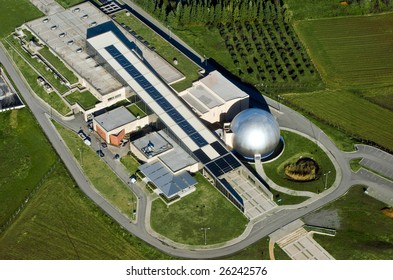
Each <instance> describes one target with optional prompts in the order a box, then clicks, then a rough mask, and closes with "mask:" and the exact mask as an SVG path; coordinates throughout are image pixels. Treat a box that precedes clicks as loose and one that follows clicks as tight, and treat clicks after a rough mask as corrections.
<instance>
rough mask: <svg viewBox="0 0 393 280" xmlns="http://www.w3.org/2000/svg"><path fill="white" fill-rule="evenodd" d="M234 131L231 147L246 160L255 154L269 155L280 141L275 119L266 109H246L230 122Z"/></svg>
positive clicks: (264, 156)
mask: <svg viewBox="0 0 393 280" xmlns="http://www.w3.org/2000/svg"><path fill="white" fill-rule="evenodd" d="M231 130H232V132H233V133H234V137H233V149H234V150H235V151H236V152H237V153H239V154H240V155H241V156H243V157H244V158H246V159H248V160H253V159H254V157H255V155H258V154H259V155H261V157H262V158H266V157H268V156H269V155H271V154H272V153H273V152H274V150H275V149H276V147H277V145H278V143H279V142H280V128H279V126H278V123H277V121H276V119H275V118H274V117H273V115H272V114H270V113H269V112H267V111H264V110H261V109H256V108H251V109H246V110H244V111H242V112H240V113H239V114H237V115H236V117H235V118H234V119H233V120H232V122H231Z"/></svg>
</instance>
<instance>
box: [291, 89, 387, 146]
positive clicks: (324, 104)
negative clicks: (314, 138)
mask: <svg viewBox="0 0 393 280" xmlns="http://www.w3.org/2000/svg"><path fill="white" fill-rule="evenodd" d="M284 96H285V100H286V101H288V102H290V103H292V104H294V105H295V106H296V107H297V108H301V109H302V110H304V111H306V112H308V113H311V114H312V115H314V116H316V117H317V118H319V119H323V120H325V121H326V122H328V123H329V124H330V125H332V126H335V127H338V128H340V129H341V130H342V131H344V132H345V133H346V134H348V135H353V136H354V137H356V138H360V139H366V140H371V141H373V142H375V143H376V144H378V145H380V146H382V147H384V148H387V149H390V150H393V130H392V128H391V122H389V121H387V120H392V119H393V112H392V111H389V110H387V109H384V108H381V107H380V106H378V105H376V104H373V103H371V102H369V101H367V100H365V99H364V98H362V97H361V96H359V94H355V93H351V92H348V91H345V90H341V91H329V90H326V91H321V92H314V93H309V94H286V95H284Z"/></svg>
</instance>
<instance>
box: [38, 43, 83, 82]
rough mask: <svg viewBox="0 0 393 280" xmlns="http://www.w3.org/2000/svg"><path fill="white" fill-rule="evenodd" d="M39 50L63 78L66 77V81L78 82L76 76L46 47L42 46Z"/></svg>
mask: <svg viewBox="0 0 393 280" xmlns="http://www.w3.org/2000/svg"><path fill="white" fill-rule="evenodd" d="M39 52H40V54H41V55H42V56H43V57H44V58H45V59H46V60H47V61H48V62H49V63H50V64H52V66H53V67H55V68H56V69H57V71H59V73H60V74H61V75H62V76H63V77H64V78H66V79H67V81H69V82H70V84H75V83H77V82H78V78H77V77H76V76H75V74H74V73H73V72H72V71H71V70H70V69H68V68H67V67H66V66H65V65H64V63H63V62H62V61H61V60H60V59H59V58H58V57H57V56H55V55H54V54H53V53H52V52H51V51H50V50H49V49H48V47H46V46H45V47H43V48H42V49H41V50H40V51H39Z"/></svg>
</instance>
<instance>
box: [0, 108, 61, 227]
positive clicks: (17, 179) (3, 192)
mask: <svg viewBox="0 0 393 280" xmlns="http://www.w3.org/2000/svg"><path fill="white" fill-rule="evenodd" d="M0 139H1V141H0V162H1V164H0V226H1V225H2V224H3V223H4V222H5V221H6V220H8V218H9V217H10V215H11V214H12V213H13V212H14V211H16V209H18V207H19V205H20V204H21V203H22V202H23V201H24V200H25V198H26V196H27V195H28V194H29V193H30V192H31V191H32V189H33V188H34V187H35V186H36V185H37V184H38V183H39V181H40V180H41V179H42V178H43V176H44V175H45V173H46V172H47V171H48V170H49V169H50V167H51V166H52V165H53V164H54V163H55V159H56V155H55V153H54V152H53V151H52V149H51V148H50V144H49V142H48V141H47V139H46V138H45V136H44V134H43V132H42V131H41V129H40V127H39V126H38V124H37V123H36V122H35V121H34V118H33V116H32V114H31V113H30V111H29V110H28V109H27V108H25V109H21V110H13V111H8V112H3V113H1V114H0Z"/></svg>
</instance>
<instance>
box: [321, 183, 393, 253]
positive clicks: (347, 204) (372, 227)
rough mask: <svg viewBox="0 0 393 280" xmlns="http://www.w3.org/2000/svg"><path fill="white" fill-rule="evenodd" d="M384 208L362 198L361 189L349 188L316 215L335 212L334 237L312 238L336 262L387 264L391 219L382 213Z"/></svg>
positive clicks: (391, 249)
mask: <svg viewBox="0 0 393 280" xmlns="http://www.w3.org/2000/svg"><path fill="white" fill-rule="evenodd" d="M385 206H386V205H385V204H384V203H382V202H380V201H378V200H375V199H374V198H372V197H370V196H368V195H366V194H364V192H363V187H362V186H355V187H352V188H351V189H350V191H349V192H348V193H347V194H346V195H345V196H343V197H341V198H339V199H338V200H336V201H334V202H332V203H331V204H329V205H327V206H325V207H323V208H321V209H320V210H318V211H317V213H318V212H319V211H326V210H335V211H338V215H339V217H338V218H339V227H338V228H337V234H336V236H335V237H330V236H323V235H314V238H315V240H316V241H317V242H318V243H319V244H320V245H321V246H322V247H324V248H325V249H326V250H327V251H328V252H329V253H330V254H332V255H333V257H335V258H336V259H339V260H364V259H367V260H391V259H392V258H393V238H392V234H391V233H392V231H393V219H392V218H389V217H387V216H385V215H384V214H383V213H382V211H381V210H382V208H384V207H385ZM365 225H367V226H365Z"/></svg>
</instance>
